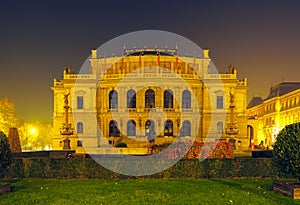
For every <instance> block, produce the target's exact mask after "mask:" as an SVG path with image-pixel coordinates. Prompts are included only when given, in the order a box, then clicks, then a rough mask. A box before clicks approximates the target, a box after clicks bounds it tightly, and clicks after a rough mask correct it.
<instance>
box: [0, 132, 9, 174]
mask: <svg viewBox="0 0 300 205" xmlns="http://www.w3.org/2000/svg"><path fill="white" fill-rule="evenodd" d="M10 163H11V150H10V146H9V143H8V139H7V137H6V135H5V134H4V133H3V132H0V178H2V176H3V175H4V172H5V170H6V168H7V167H8V165H10Z"/></svg>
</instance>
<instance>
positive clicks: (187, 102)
mask: <svg viewBox="0 0 300 205" xmlns="http://www.w3.org/2000/svg"><path fill="white" fill-rule="evenodd" d="M182 108H188V109H189V108H191V93H190V91H188V90H185V91H183V92H182Z"/></svg>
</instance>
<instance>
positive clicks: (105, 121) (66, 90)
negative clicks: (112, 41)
mask: <svg viewBox="0 0 300 205" xmlns="http://www.w3.org/2000/svg"><path fill="white" fill-rule="evenodd" d="M52 90H53V92H54V112H53V126H54V131H55V136H54V139H53V149H63V146H64V145H63V139H64V138H65V137H66V135H65V134H64V132H63V131H62V130H64V127H65V126H66V124H67V125H68V126H70V129H72V132H70V133H69V135H68V138H69V140H70V148H71V149H74V150H76V151H78V152H84V149H83V147H84V148H85V149H87V148H88V149H90V150H93V152H96V153H101V150H103V148H104V147H105V146H107V145H109V144H116V143H118V142H125V143H126V144H127V146H128V148H129V149H130V148H131V149H132V150H133V149H134V148H138V147H143V146H145V145H146V144H147V143H148V142H152V141H155V142H156V143H163V142H170V141H172V140H173V139H174V138H175V137H177V136H180V137H182V138H193V137H195V138H196V140H198V141H202V142H205V141H215V140H219V138H225V139H227V140H229V139H231V140H232V142H233V143H235V145H236V149H237V150H245V149H248V146H249V143H250V142H249V138H248V137H247V115H246V106H247V104H246V103H247V99H246V94H247V79H246V78H245V79H243V80H239V79H238V78H237V69H236V68H234V67H232V66H230V67H229V68H228V72H227V73H224V74H219V73H217V72H216V71H215V70H214V69H213V67H212V62H211V59H210V57H209V50H208V49H205V50H204V51H203V55H202V56H200V57H197V58H195V57H189V56H178V55H177V49H167V48H165V49H158V48H142V49H136V48H134V49H127V50H124V55H123V56H120V57H117V56H112V57H100V56H99V54H98V52H97V50H92V51H91V56H90V58H89V71H88V73H79V74H75V73H72V71H71V68H70V67H67V68H66V69H65V70H64V71H63V78H62V80H60V81H57V80H56V79H54V84H53V87H52ZM67 94H68V99H69V102H68V106H69V107H70V111H69V112H67V113H66V109H65V108H66V102H65V99H64V98H65V96H66V95H67ZM66 117H67V121H66Z"/></svg>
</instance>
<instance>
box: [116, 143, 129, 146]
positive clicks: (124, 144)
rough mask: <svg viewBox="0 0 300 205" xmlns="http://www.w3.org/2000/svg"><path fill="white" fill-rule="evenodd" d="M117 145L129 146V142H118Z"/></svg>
mask: <svg viewBox="0 0 300 205" xmlns="http://www.w3.org/2000/svg"><path fill="white" fill-rule="evenodd" d="M116 147H127V144H126V143H125V142H118V143H117V144H116Z"/></svg>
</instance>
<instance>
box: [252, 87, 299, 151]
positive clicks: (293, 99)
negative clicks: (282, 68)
mask: <svg viewBox="0 0 300 205" xmlns="http://www.w3.org/2000/svg"><path fill="white" fill-rule="evenodd" d="M247 114H248V117H249V120H248V132H249V136H250V138H251V139H252V141H253V143H254V144H256V145H258V144H260V142H261V141H263V143H264V146H265V147H266V146H271V145H272V144H273V143H274V142H275V140H276V137H277V135H278V133H279V132H280V130H282V129H283V128H284V127H285V126H286V125H289V124H292V123H296V122H300V82H281V83H279V84H277V85H275V86H272V87H271V88H270V92H269V95H268V97H267V98H266V99H262V98H261V97H254V98H252V100H251V101H250V103H249V105H248V109H247Z"/></svg>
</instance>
